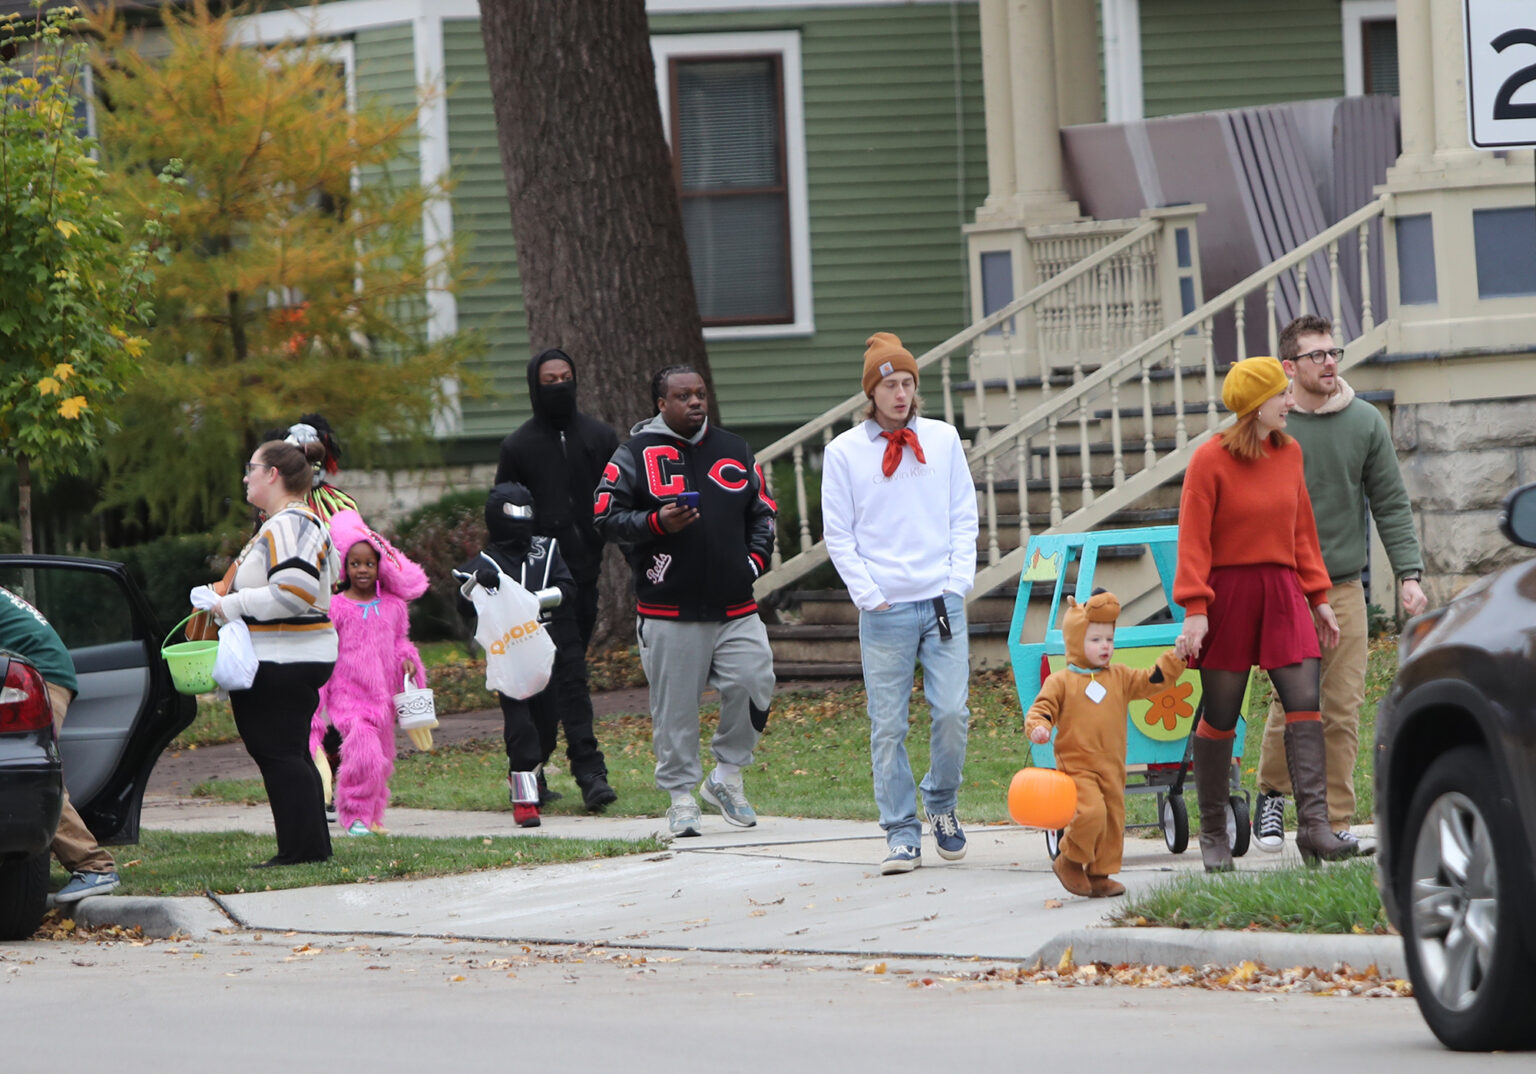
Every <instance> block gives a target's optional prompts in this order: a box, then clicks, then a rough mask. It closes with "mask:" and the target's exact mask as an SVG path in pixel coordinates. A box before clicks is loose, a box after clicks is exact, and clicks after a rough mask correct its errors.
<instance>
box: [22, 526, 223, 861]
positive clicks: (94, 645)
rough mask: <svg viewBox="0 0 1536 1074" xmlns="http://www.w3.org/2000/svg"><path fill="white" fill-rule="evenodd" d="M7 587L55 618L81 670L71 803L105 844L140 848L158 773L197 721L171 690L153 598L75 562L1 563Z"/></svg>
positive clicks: (68, 774)
mask: <svg viewBox="0 0 1536 1074" xmlns="http://www.w3.org/2000/svg"><path fill="white" fill-rule="evenodd" d="M0 586H4V587H5V588H6V589H9V590H10V591H11V592H13V593H15V594H17V595H18V596H21V597H23V598H25V599H26V600H27V601H29V602H30V603H31V604H32V605H33V606H34V607H36V608H37V609H38V611H40V612H42V613H43V615H44V616H46V617H47V619H48V621H49V622H50V623H51V624H53V628H54V630H56V631H57V632H58V634H59V637H60V638H62V639H63V641H64V644H65V645H66V646H67V647H68V648H69V653H70V656H71V657H72V658H73V659H74V662H75V673H76V675H78V676H79V680H80V692H79V694H78V696H76V698H75V700H74V703H73V704H71V705H70V707H69V715H68V717H67V718H66V719H65V721H64V729H63V731H62V733H61V734H60V736H59V750H60V753H62V754H63V758H64V782H65V785H66V786H68V788H69V797H70V800H71V801H72V802H73V803H74V806H75V808H76V809H77V810H79V812H80V816H81V817H82V818H83V819H84V820H85V823H86V824H87V825H88V826H89V827H90V829H91V831H92V833H94V834H95V836H96V838H97V839H98V840H99V841H100V842H102V843H104V844H119V843H133V842H137V841H138V837H139V810H140V807H141V805H142V804H143V798H144V788H145V786H146V785H147V784H148V782H149V774H150V771H151V770H152V769H153V768H154V766H155V761H156V760H157V759H158V758H159V756H160V753H161V751H162V750H164V749H165V746H166V743H168V742H170V740H171V739H172V738H174V737H175V736H176V734H177V733H178V732H180V731H181V730H182V729H183V728H185V727H187V726H188V725H189V724H190V723H191V722H192V719H193V717H194V716H196V714H197V703H196V701H195V700H194V699H193V698H190V697H185V696H183V695H181V694H178V693H177V692H176V691H175V688H174V687H173V686H172V685H171V676H170V672H169V671H168V670H167V668H166V666H165V660H164V659H163V658H162V657H161V656H160V646H161V642H162V641H163V640H164V638H163V635H162V634H161V631H160V626H159V624H158V622H157V621H156V620H155V617H154V614H153V613H152V611H151V610H150V607H149V602H148V600H146V599H145V597H144V594H143V593H142V592H141V591H140V589H139V587H138V586H137V585H136V584H135V583H134V581H133V579H132V577H131V576H130V575H129V574H128V571H127V568H125V567H124V566H123V565H122V564H121V563H114V562H111V561H109V560H101V559H85V558H78V557H74V556H21V555H0Z"/></svg>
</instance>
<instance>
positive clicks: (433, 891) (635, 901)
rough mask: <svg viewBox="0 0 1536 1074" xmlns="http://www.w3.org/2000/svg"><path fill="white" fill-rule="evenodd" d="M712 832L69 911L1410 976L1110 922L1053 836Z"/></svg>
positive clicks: (635, 821) (385, 930)
mask: <svg viewBox="0 0 1536 1074" xmlns="http://www.w3.org/2000/svg"><path fill="white" fill-rule="evenodd" d="M385 820H386V823H387V824H388V826H389V828H390V831H391V832H392V833H396V834H400V835H423V836H433V837H439V838H476V839H479V838H487V837H489V838H498V837H507V836H512V835H525V836H526V835H532V836H536V837H539V838H581V839H599V838H620V839H633V838H639V837H644V836H648V835H653V834H655V835H663V837H664V831H665V822H664V821H663V820H662V819H661V818H628V817H613V818H609V817H601V816H581V817H565V816H549V817H545V818H544V824H543V826H542V827H540V828H537V829H520V828H517V827H516V826H515V825H514V824H513V823H512V817H511V814H510V813H505V812H446V811H437V810H416V809H391V810H390V811H389V813H388V815H387V816H386V818H385ZM142 825H143V827H144V828H146V829H169V830H179V831H227V830H243V831H252V832H258V833H266V834H270V833H271V831H272V824H271V815H270V813H269V811H268V810H267V808H266V807H265V806H255V807H246V806H238V805H229V804H226V803H213V802H208V801H206V800H202V799H190V798H182V797H176V796H170V795H150V796H147V797H146V799H145V805H144V811H143V818H142ZM704 825H705V832H704V834H703V835H702V836H700V837H698V838H688V839H678V840H674V841H672V842H671V844H670V847H669V849H667V850H666V851H662V852H659V853H651V854H642V855H634V856H629V857H622V858H608V859H602V860H598V861H590V862H580V863H575V864H568V865H545V866H537V867H520V868H511V869H500V870H491V871H485V872H478V873H470V874H465V875H459V876H450V877H439V878H432V879H424V880H399V881H386V882H376V883H366V884H343V885H332V886H325V887H311V888H298V889H291V890H284V891H264V892H247V893H242V894H234V895H219V896H214V897H207V898H204V897H180V898H141V897H127V896H98V897H94V898H90V899H87V900H85V901H83V902H81V903H80V904H78V906H77V908H76V910H75V914H74V916H75V918H76V920H78V921H80V922H81V923H83V924H87V925H99V924H118V925H139V926H141V927H142V928H144V930H145V932H146V934H147V935H159V936H166V935H172V934H176V935H188V936H192V937H198V936H207V935H211V934H213V933H215V932H219V931H223V930H229V929H231V928H234V929H243V930H257V931H296V932H303V933H316V934H332V935H335V934H347V935H378V936H399V937H411V936H433V937H443V938H462V939H473V940H508V941H522V942H526V943H540V944H544V943H553V944H595V945H600V946H609V947H625V948H633V949H641V950H645V949H653V950H699V951H718V952H724V953H744V954H745V953H758V952H761V953H770V952H771V953H789V954H837V955H849V956H855V957H862V958H872V959H873V958H882V957H893V958H939V959H946V960H953V959H970V958H976V959H988V960H1008V961H1016V962H1025V963H1032V962H1033V961H1034V960H1035V959H1037V958H1038V959H1044V960H1046V961H1047V962H1049V963H1054V962H1055V961H1057V960H1058V959H1059V958H1060V957H1061V956H1062V955H1063V954H1064V953H1065V952H1066V951H1067V950H1068V949H1069V948H1070V950H1071V955H1072V958H1073V960H1074V961H1075V962H1077V963H1079V964H1083V963H1087V962H1092V961H1105V962H1110V963H1122V962H1136V963H1149V964H1161V965H1186V964H1187V965H1203V964H1219V965H1235V964H1237V963H1240V962H1242V961H1245V960H1248V959H1252V960H1254V961H1257V962H1262V963H1264V964H1266V965H1268V966H1271V967H1289V966H1318V967H1324V968H1331V967H1333V966H1335V965H1336V964H1338V963H1347V964H1349V965H1350V966H1352V967H1354V968H1355V969H1356V970H1363V969H1365V968H1366V967H1369V966H1372V965H1374V966H1376V968H1377V969H1378V971H1379V972H1380V973H1381V974H1382V975H1383V976H1387V977H1401V976H1404V975H1405V973H1406V970H1405V966H1404V962H1403V955H1402V941H1401V939H1400V938H1399V937H1396V936H1323V935H1292V934H1279V933H1258V932H1230V931H1204V930H1181V929H1149V928H1123V927H1120V928H1117V927H1111V925H1110V922H1109V919H1108V918H1109V914H1110V913H1111V912H1112V911H1113V910H1114V909H1115V907H1116V906H1117V905H1118V903H1119V902H1120V901H1121V900H1111V899H1086V898H1078V897H1074V896H1072V895H1069V894H1067V893H1066V892H1065V891H1064V890H1062V888H1061V886H1060V884H1059V883H1058V882H1057V880H1056V878H1055V876H1054V875H1053V874H1052V872H1051V863H1050V857H1049V855H1048V853H1047V851H1046V847H1045V840H1044V837H1043V836H1042V834H1041V833H1040V832H1038V831H1035V830H1032V829H1025V828H1019V827H1017V826H1013V825H990V826H976V827H972V828H970V829H968V835H969V840H970V841H969V849H968V853H967V854H966V856H965V858H964V860H962V861H959V862H945V861H942V860H941V859H940V858H939V857H938V855H937V854H936V853H935V851H934V848H933V845H932V843H931V841H925V845H924V848H923V849H924V853H923V865H922V867H921V868H919V869H917V870H916V871H914V872H912V873H909V874H904V875H897V876H882V875H880V871H879V861H880V859H881V857H883V855H884V846H885V844H884V838H883V836H882V833H881V832H880V830H879V828H878V827H877V826H876V825H874V824H873V823H868V822H858V821H839V820H815V819H806V818H793V817H760V818H759V820H758V824H757V826H756V827H755V828H747V829H739V828H732V827H730V826H728V825H727V824H726V823H725V822H724V820H723V819H721V818H720V817H719V816H718V815H714V814H711V813H708V812H706V814H705V818H704ZM1359 833H1360V834H1361V835H1366V834H1370V833H1369V829H1365V828H1362V829H1359ZM335 837H336V838H338V839H345V838H348V837H347V836H345V835H343V834H341V833H340V832H337V833H336V836H335ZM373 838H379V837H373ZM384 838H387V837H384ZM1298 861H1299V858H1298V857H1297V855H1296V852H1295V850H1294V848H1293V847H1292V846H1291V845H1290V844H1288V845H1287V847H1286V850H1285V851H1284V852H1283V853H1281V854H1276V855H1271V854H1261V853H1259V852H1258V851H1257V850H1254V851H1250V852H1249V854H1248V855H1246V856H1245V857H1244V858H1241V859H1239V861H1238V867H1239V869H1264V868H1275V867H1278V866H1282V865H1294V864H1297V863H1298ZM1199 868H1200V856H1199V854H1198V853H1195V852H1193V851H1190V852H1187V853H1184V854H1178V855H1175V854H1170V853H1169V852H1168V851H1167V848H1166V847H1165V846H1164V845H1163V842H1162V841H1161V839H1158V838H1153V839H1145V838H1138V837H1136V836H1135V835H1131V836H1128V838H1127V839H1126V845H1125V865H1124V869H1123V870H1122V872H1121V873H1120V874H1119V877H1120V879H1121V880H1122V882H1124V883H1125V885H1126V886H1127V888H1128V889H1129V890H1130V893H1131V894H1135V893H1137V892H1139V891H1143V890H1146V889H1147V888H1148V887H1150V886H1152V885H1155V884H1158V883H1160V882H1162V881H1166V880H1167V879H1168V878H1170V877H1171V876H1173V875H1175V874H1176V873H1178V872H1181V871H1188V870H1191V869H1194V870H1198V869H1199Z"/></svg>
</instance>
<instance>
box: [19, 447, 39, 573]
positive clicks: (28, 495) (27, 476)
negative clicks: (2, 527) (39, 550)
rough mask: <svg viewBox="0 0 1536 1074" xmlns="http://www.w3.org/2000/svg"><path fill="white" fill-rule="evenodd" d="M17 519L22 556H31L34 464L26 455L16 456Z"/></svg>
mask: <svg viewBox="0 0 1536 1074" xmlns="http://www.w3.org/2000/svg"><path fill="white" fill-rule="evenodd" d="M16 518H17V521H18V523H19V524H20V526H21V554H22V555H24V556H30V555H31V554H32V553H33V552H34V551H35V550H36V549H35V548H34V546H33V544H32V463H31V462H30V461H29V460H28V459H27V457H26V456H25V455H17V456H16Z"/></svg>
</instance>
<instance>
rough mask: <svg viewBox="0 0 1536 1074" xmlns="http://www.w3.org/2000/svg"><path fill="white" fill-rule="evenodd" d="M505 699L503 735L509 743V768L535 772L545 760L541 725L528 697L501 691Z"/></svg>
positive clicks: (502, 715) (501, 700)
mask: <svg viewBox="0 0 1536 1074" xmlns="http://www.w3.org/2000/svg"><path fill="white" fill-rule="evenodd" d="M496 699H497V700H498V701H500V702H501V738H502V741H503V742H505V743H506V746H507V771H508V772H532V771H533V770H534V769H535V768H537V767H539V765H540V764H542V763H543V762H544V751H543V750H541V749H540V748H539V729H538V727H537V726H536V725H535V724H534V722H533V711H532V709H531V707H530V706H529V704H528V699H527V698H514V697H508V696H507V695H506V694H497V695H496Z"/></svg>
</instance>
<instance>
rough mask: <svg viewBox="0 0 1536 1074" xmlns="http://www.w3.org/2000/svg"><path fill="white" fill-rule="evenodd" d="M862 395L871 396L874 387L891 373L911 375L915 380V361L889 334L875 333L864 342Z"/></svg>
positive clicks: (892, 334) (891, 334) (898, 341)
mask: <svg viewBox="0 0 1536 1074" xmlns="http://www.w3.org/2000/svg"><path fill="white" fill-rule="evenodd" d="M864 345H865V348H866V349H865V351H864V394H865V395H873V394H874V393H875V385H876V384H879V383H880V382H881V381H882V380H884V379H885V378H886V377H888V376H890V375H891V374H892V373H903V372H905V373H911V374H912V379H913V380H914V381H915V380H917V359H916V358H913V357H912V352H911V351H909V350H907V348H905V347H903V346H902V345H901V340H899V339H897V338H896V336H895V334H894V333H891V332H876V333H875V334H874V335H872V336H870V337H869V338H868V339H867V340H865V341H864Z"/></svg>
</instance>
